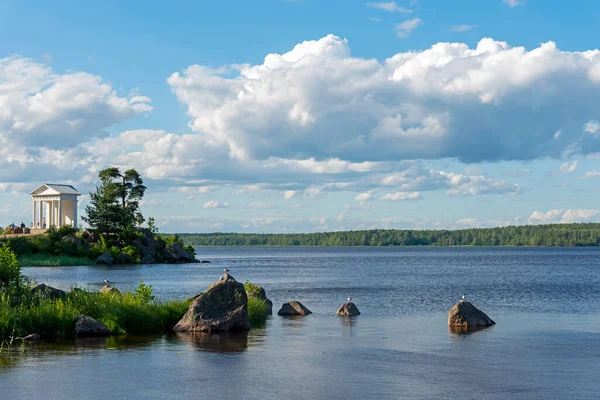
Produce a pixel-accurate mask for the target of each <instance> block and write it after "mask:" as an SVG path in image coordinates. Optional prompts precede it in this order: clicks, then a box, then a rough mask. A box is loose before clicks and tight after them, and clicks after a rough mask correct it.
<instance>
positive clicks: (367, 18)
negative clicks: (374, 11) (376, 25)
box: [365, 17, 381, 22]
mask: <svg viewBox="0 0 600 400" xmlns="http://www.w3.org/2000/svg"><path fill="white" fill-rule="evenodd" d="M365 19H366V20H368V21H373V22H381V20H380V19H379V18H375V17H365Z"/></svg>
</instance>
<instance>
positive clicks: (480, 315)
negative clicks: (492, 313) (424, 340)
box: [448, 300, 496, 331]
mask: <svg viewBox="0 0 600 400" xmlns="http://www.w3.org/2000/svg"><path fill="white" fill-rule="evenodd" d="M492 325H496V323H495V322H494V321H492V319H491V318H490V317H488V316H487V315H486V314H485V313H484V312H483V311H481V310H479V309H478V308H477V307H475V306H474V305H473V304H471V303H469V302H468V301H466V300H461V301H459V302H458V303H456V304H455V305H454V307H452V308H451V309H450V311H449V312H448V327H449V328H450V329H453V330H459V331H469V330H477V329H481V328H487V327H488V326H492Z"/></svg>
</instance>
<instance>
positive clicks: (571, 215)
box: [527, 209, 600, 224]
mask: <svg viewBox="0 0 600 400" xmlns="http://www.w3.org/2000/svg"><path fill="white" fill-rule="evenodd" d="M599 214H600V211H599V210H594V209H588V210H585V209H569V210H562V209H554V210H550V211H547V212H545V213H544V212H542V211H534V212H533V213H532V214H531V216H530V217H529V219H528V220H527V222H528V223H529V224H555V223H561V224H568V223H573V222H589V221H597V220H598V216H599Z"/></svg>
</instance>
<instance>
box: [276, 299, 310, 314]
mask: <svg viewBox="0 0 600 400" xmlns="http://www.w3.org/2000/svg"><path fill="white" fill-rule="evenodd" d="M308 314H312V311H310V310H309V309H308V308H306V307H304V306H303V305H302V303H300V302H299V301H290V302H288V303H284V304H283V305H282V306H281V310H279V311H278V312H277V315H284V316H298V315H308Z"/></svg>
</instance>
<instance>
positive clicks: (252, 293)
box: [246, 285, 273, 315]
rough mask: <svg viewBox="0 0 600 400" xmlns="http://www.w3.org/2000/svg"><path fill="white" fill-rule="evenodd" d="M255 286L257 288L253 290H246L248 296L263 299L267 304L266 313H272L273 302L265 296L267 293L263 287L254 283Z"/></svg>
mask: <svg viewBox="0 0 600 400" xmlns="http://www.w3.org/2000/svg"><path fill="white" fill-rule="evenodd" d="M256 288H257V289H256V290H254V291H250V292H246V294H247V295H248V298H254V299H258V300H262V301H264V302H265V304H266V305H267V314H269V315H271V314H273V302H272V301H271V300H269V299H268V298H267V293H266V292H265V289H264V288H262V287H261V286H258V285H256Z"/></svg>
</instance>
